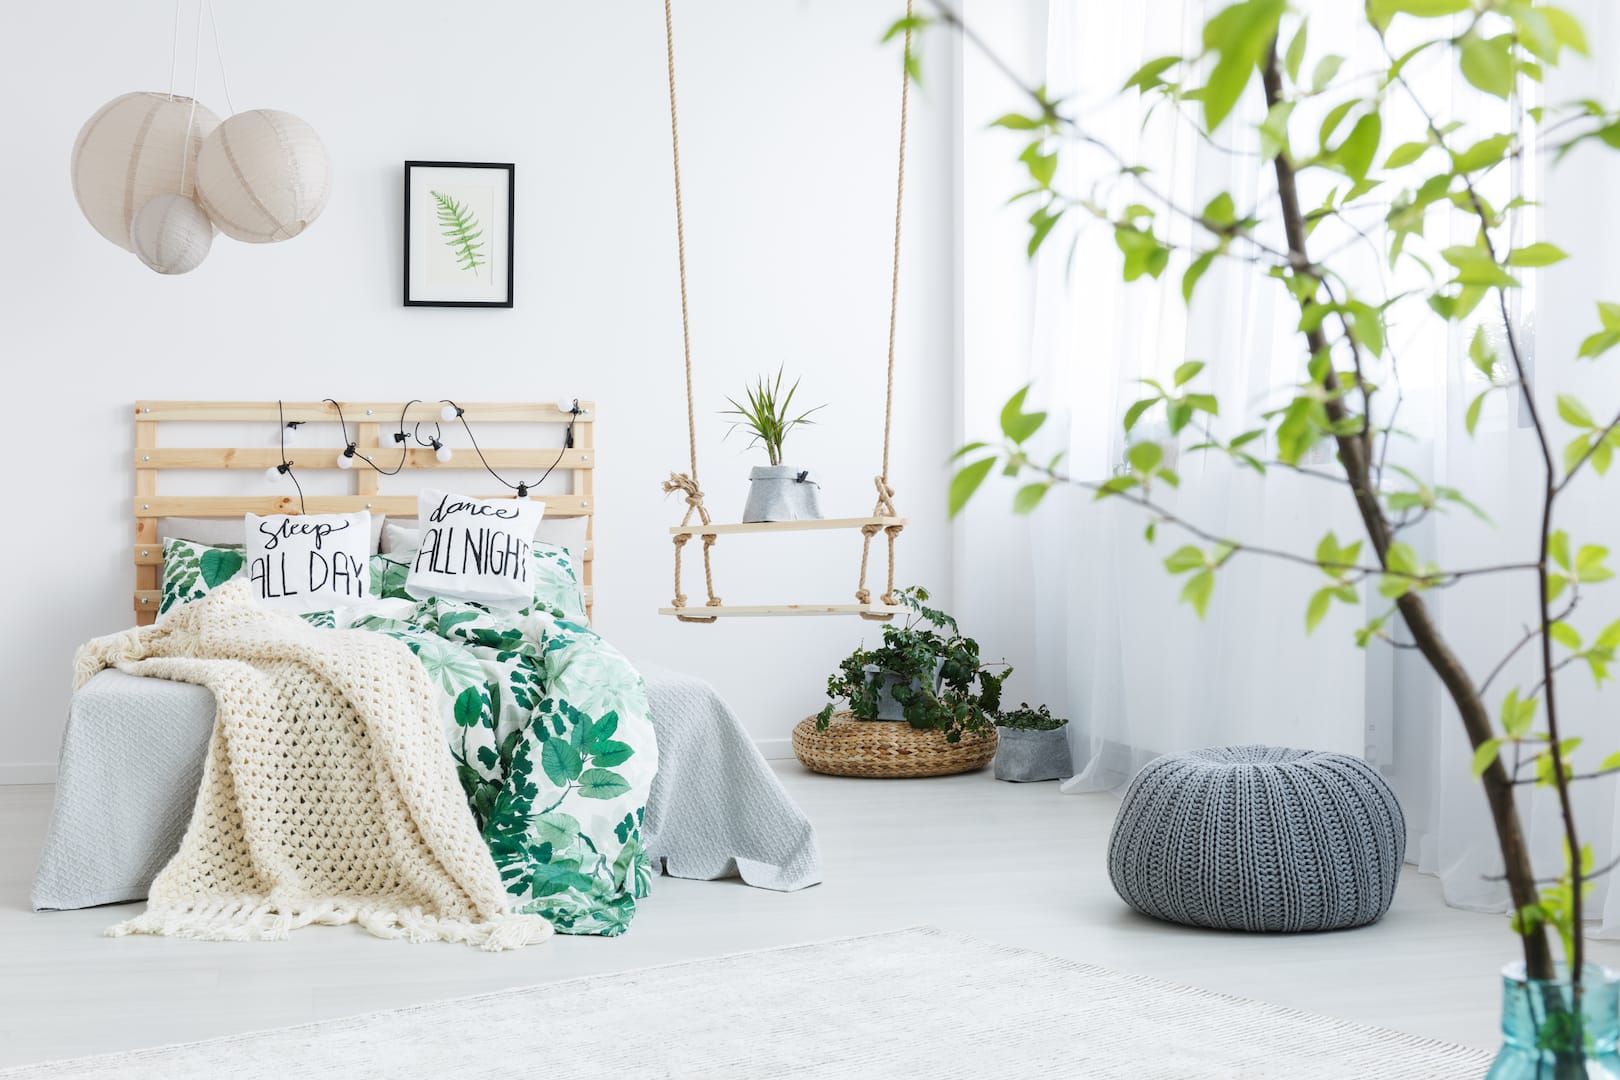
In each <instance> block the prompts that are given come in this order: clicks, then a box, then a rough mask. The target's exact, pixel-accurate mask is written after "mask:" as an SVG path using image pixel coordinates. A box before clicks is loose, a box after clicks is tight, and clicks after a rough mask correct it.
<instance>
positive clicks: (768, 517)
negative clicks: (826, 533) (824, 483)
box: [742, 465, 822, 521]
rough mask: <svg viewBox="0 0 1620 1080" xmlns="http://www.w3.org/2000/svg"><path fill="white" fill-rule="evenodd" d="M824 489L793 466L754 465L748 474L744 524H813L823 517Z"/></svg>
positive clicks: (805, 473)
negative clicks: (746, 522) (773, 522)
mask: <svg viewBox="0 0 1620 1080" xmlns="http://www.w3.org/2000/svg"><path fill="white" fill-rule="evenodd" d="M820 491H821V485H819V484H817V483H816V482H815V481H814V480H812V479H810V472H809V470H808V469H796V468H794V467H793V466H791V465H755V466H754V467H753V468H752V469H750V470H748V501H747V502H746V503H744V504H743V515H742V519H743V520H744V521H813V520H816V519H818V518H820V517H822V513H821V498H820V495H819V492H820Z"/></svg>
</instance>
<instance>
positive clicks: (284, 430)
mask: <svg viewBox="0 0 1620 1080" xmlns="http://www.w3.org/2000/svg"><path fill="white" fill-rule="evenodd" d="M421 400H422V399H420V398H413V399H412V400H410V401H407V402H406V403H405V406H404V408H402V409H401V410H400V413H399V427H398V430H396V431H395V432H394V433H393V435H394V442H395V443H396V444H397V445H398V446H399V462H398V464H396V465H395V466H394V467H393V468H392V469H385V468H382V467H381V466H380V465H378V464H377V463H376V462H375V461H373V460H372V459H371V458H369V457H367V456H366V455H365V454H362V453H361V452H360V448H359V443H358V441H357V440H356V439H351V438H350V437H349V422H348V419H347V418H346V417H345V416H344V415H343V406H342V405H340V404H338V402H337V401H336V400H334V399H333V398H322V399H321V401H322V402H323V403H324V404H327V405H330V406H332V408H333V409H335V410H336V411H337V415H338V426H339V428H340V429H341V430H342V432H343V449H342V450H341V451H339V453H338V459H337V467H338V468H340V469H352V468H354V465H355V462H356V461H358V462H361V463H362V464H364V465H365V466H366V467H367V468H370V469H371V470H373V471H374V472H376V473H378V474H380V475H382V476H396V475H398V474H399V472H400V471H401V470H402V469H404V468H405V462H406V461H407V460H408V459H409V457H410V443H412V442H415V443H416V445H417V446H420V447H423V448H424V449H431V450H432V451H433V458H434V460H435V461H437V462H439V463H440V464H447V463H448V462H450V461H451V460H453V459H454V456H455V455H454V452H453V451H452V450H451V449H450V447H449V446H447V445H445V442H444V429H443V428H442V427H441V426H440V425H439V424H438V423H435V424H434V425H433V434H432V435H430V436H428V437H427V438H425V439H424V438H423V437H422V421H420V420H418V421H417V422H416V424H415V426H414V427H413V428H412V429H411V431H410V432H409V433H407V432H406V430H405V417H406V416H407V415H408V414H409V413H410V411H411V406H412V405H417V404H420V403H421ZM441 403H442V404H443V406H444V407H443V408H442V409H440V410H439V419H440V420H441V421H443V422H445V423H451V422H455V421H459V422H460V423H461V428H462V430H463V431H465V432H466V433H467V441H468V442H469V443H470V444H471V445H472V448H473V452H474V453H475V454H477V455H478V461H479V463H480V464H481V465H483V467H484V471H485V472H487V473H489V475H491V476H493V477H494V478H495V479H496V480H497V481H498V482H499V483H500V484H501V485H502V486H504V487H507V488H510V489H511V490H512V491H514V492H516V494H517V497H518V498H520V499H527V498H528V497H529V492H530V491H532V490H534V489H535V488H538V487H539V486H540V485H541V484H543V483H545V482H546V480H547V479H548V478H549V477H550V476H551V474H552V472H553V471H555V470H556V468H557V466H558V465H560V464H562V460H563V457H564V456H566V455H567V453H568V451H569V450H571V449H573V446H574V422H575V421H576V420H577V419H578V418H579V416H580V415H581V414H582V413H583V412H584V411H585V410H584V409H582V408H580V405H579V399H578V398H566V399H564V400H561V401H559V402H558V403H557V411H558V412H562V413H567V414H568V430H567V431H566V432H565V433H564V434H563V445H562V449H561V450H559V451H558V452H557V457H556V460H554V461H553V462H552V463H551V464H550V465H549V466H547V467H546V471H545V472H543V473H541V474H540V478H539V479H538V480H534V481H532V482H531V481H526V480H519V481H517V482H515V483H514V482H513V481H511V480H508V479H507V478H506V477H504V476H502V475H501V474H500V473H498V472H496V471H495V469H494V467H493V466H492V465H490V463H489V459H488V458H486V457H484V451H483V449H482V448H481V447H480V446H479V445H478V438H477V436H475V435H474V434H473V429H472V425H471V424H469V423H468V422H467V413H466V410H465V409H463V408H462V407H461V406H460V405H457V404H456V403H455V402H454V401H452V400H450V399H449V398H443V399H441ZM276 412H277V415H278V416H279V417H280V425H279V435H278V445H279V447H280V452H281V464H279V465H272V466H270V467H269V468H268V469H266V470H265V479H266V480H270V481H275V480H279V479H280V478H282V477H286V478H287V479H289V480H291V481H292V482H293V487H294V489H296V490H297V492H298V509H299V512H300V513H306V512H307V511H306V510H305V507H304V488H303V485H302V484H300V483H299V482H298V477H297V476H296V475H295V474H294V472H293V465H294V462H293V461H292V460H291V459H289V458H288V457H287V443H288V441H289V437H291V441H293V442H294V443H296V442H297V435H298V429H299V428H300V427H301V426H303V424H305V423H306V421H303V420H292V421H289V420H288V419H287V413H286V408H285V406H284V405H283V403H282V402H281V401H280V400H277V402H276Z"/></svg>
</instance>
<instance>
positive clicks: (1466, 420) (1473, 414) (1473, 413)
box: [1463, 388, 1494, 435]
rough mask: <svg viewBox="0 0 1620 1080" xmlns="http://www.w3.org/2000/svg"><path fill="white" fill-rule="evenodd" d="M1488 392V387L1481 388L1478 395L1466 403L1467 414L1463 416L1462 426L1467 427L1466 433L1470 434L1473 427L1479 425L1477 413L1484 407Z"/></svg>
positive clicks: (1472, 431)
mask: <svg viewBox="0 0 1620 1080" xmlns="http://www.w3.org/2000/svg"><path fill="white" fill-rule="evenodd" d="M1493 389H1494V388H1493ZM1490 393H1491V391H1490V389H1486V390H1481V391H1480V392H1479V394H1478V396H1476V397H1475V398H1474V400H1473V401H1470V402H1469V403H1468V414H1467V415H1466V416H1465V417H1463V426H1465V427H1466V428H1467V429H1468V434H1470V435H1472V434H1473V433H1474V429H1475V428H1476V427H1478V426H1479V414H1480V411H1481V410H1482V409H1484V407H1485V399H1486V398H1487V397H1489V396H1490Z"/></svg>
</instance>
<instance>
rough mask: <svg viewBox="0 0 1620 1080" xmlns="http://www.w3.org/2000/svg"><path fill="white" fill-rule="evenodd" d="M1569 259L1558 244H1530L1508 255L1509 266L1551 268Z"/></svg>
mask: <svg viewBox="0 0 1620 1080" xmlns="http://www.w3.org/2000/svg"><path fill="white" fill-rule="evenodd" d="M1567 258H1569V256H1568V255H1567V254H1566V253H1565V252H1564V250H1563V249H1562V248H1560V247H1558V246H1557V245H1556V244H1546V243H1542V244H1529V245H1527V246H1525V247H1522V248H1519V249H1518V250H1517V251H1514V252H1512V253H1511V254H1509V255H1508V259H1507V263H1508V265H1509V266H1551V265H1552V264H1553V263H1556V262H1562V261H1563V260H1565V259H1567Z"/></svg>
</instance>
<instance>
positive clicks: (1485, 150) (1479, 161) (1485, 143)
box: [1451, 135, 1551, 246]
mask: <svg viewBox="0 0 1620 1080" xmlns="http://www.w3.org/2000/svg"><path fill="white" fill-rule="evenodd" d="M1512 145H1513V136H1512V135H1492V136H1490V137H1489V138H1485V139H1481V140H1479V141H1478V142H1476V143H1474V144H1473V145H1472V146H1470V147H1469V148H1468V149H1466V150H1459V151H1458V152H1456V153H1454V154H1452V155H1451V167H1452V169H1454V170H1455V171H1457V172H1460V173H1467V172H1477V171H1478V170H1480V169H1487V168H1490V167H1491V166H1492V165H1495V164H1496V163H1497V162H1499V161H1501V160H1502V157H1503V155H1504V154H1506V153H1507V152H1508V147H1510V146H1512ZM1549 246H1551V245H1549Z"/></svg>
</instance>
